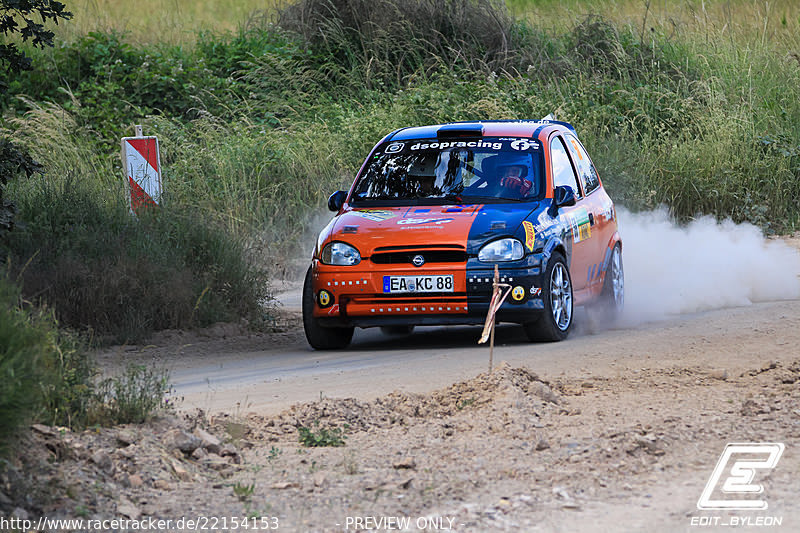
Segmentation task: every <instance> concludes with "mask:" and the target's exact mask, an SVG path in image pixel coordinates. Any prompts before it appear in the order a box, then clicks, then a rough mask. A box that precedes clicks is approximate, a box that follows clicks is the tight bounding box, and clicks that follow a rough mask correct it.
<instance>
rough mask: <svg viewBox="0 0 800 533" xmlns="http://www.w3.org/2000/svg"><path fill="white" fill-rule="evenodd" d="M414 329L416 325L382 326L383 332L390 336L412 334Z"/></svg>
mask: <svg viewBox="0 0 800 533" xmlns="http://www.w3.org/2000/svg"><path fill="white" fill-rule="evenodd" d="M412 331H414V326H381V333H383V334H384V335H389V336H390V337H400V336H402V335H411V332H412Z"/></svg>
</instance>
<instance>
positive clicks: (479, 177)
mask: <svg viewBox="0 0 800 533" xmlns="http://www.w3.org/2000/svg"><path fill="white" fill-rule="evenodd" d="M542 168H543V164H542V152H541V146H540V144H539V142H537V141H534V140H531V139H520V138H500V137H498V138H495V137H483V138H480V139H458V140H442V141H437V140H431V139H427V140H410V141H402V142H398V141H395V142H388V143H385V144H383V145H381V146H379V147H378V149H377V150H375V153H374V154H373V156H372V159H371V160H370V161H369V162H368V164H367V166H366V168H365V170H364V172H363V173H362V174H361V176H360V178H359V179H358V181H357V183H356V186H355V189H354V192H353V195H352V197H351V199H350V201H351V203H352V204H353V205H378V204H382V205H398V204H446V203H451V202H453V201H457V202H458V203H468V202H470V201H473V202H481V203H486V202H500V201H518V202H520V201H522V202H526V201H531V200H538V199H541V197H542V196H543V194H542V193H543V190H544V186H543V182H544V179H543V176H542V174H543V173H542Z"/></svg>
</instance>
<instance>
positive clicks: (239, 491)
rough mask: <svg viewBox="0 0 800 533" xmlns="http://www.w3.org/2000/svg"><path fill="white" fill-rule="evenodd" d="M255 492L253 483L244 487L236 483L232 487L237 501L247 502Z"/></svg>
mask: <svg viewBox="0 0 800 533" xmlns="http://www.w3.org/2000/svg"><path fill="white" fill-rule="evenodd" d="M255 490H256V484H255V482H253V483H251V484H250V485H245V484H243V483H240V482H236V483H234V485H233V494H234V495H235V496H236V497H237V498H239V501H241V502H246V501H249V500H250V498H251V497H252V496H253V492H255Z"/></svg>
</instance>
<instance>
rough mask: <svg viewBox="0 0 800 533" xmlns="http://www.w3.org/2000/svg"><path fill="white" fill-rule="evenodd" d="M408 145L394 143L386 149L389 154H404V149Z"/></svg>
mask: <svg viewBox="0 0 800 533" xmlns="http://www.w3.org/2000/svg"><path fill="white" fill-rule="evenodd" d="M405 145H406V143H398V142H394V143H392V144H390V145H389V146H387V147H386V153H387V154H396V153H397V152H402V151H403V148H405Z"/></svg>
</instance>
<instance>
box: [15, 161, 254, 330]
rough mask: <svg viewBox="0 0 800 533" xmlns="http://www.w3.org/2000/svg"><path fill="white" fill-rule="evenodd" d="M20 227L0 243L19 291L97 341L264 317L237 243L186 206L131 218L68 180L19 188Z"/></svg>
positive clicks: (119, 201)
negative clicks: (17, 278) (4, 245)
mask: <svg viewBox="0 0 800 533" xmlns="http://www.w3.org/2000/svg"><path fill="white" fill-rule="evenodd" d="M18 185H20V187H17V188H16V192H17V200H18V205H19V212H20V214H19V216H20V219H21V220H24V221H25V223H24V227H21V228H18V229H17V230H16V231H14V232H12V233H11V234H10V235H9V237H8V246H7V253H8V255H9V257H10V260H11V265H12V270H14V271H15V272H17V271H19V276H20V279H21V282H22V287H23V293H24V294H25V295H27V297H28V298H30V299H31V300H32V301H35V302H36V303H41V304H47V305H48V306H50V307H52V308H53V309H54V310H55V313H56V315H57V316H58V318H59V321H60V323H61V324H62V325H63V326H67V327H70V328H74V329H77V330H80V331H86V330H87V329H88V330H91V331H92V332H93V333H94V334H95V335H96V336H98V337H99V338H100V340H111V341H116V342H126V341H138V340H141V339H143V338H145V337H146V336H147V335H148V334H149V333H151V332H152V331H154V330H160V329H170V328H187V327H193V326H205V325H208V324H211V323H213V322H217V321H236V320H238V319H239V318H240V317H247V318H249V319H251V320H258V319H261V318H262V316H263V307H262V305H263V302H264V300H265V299H266V298H267V285H266V279H265V276H264V275H263V273H262V272H261V270H259V268H258V267H256V266H255V264H254V263H252V262H248V259H247V258H248V253H247V250H246V247H245V245H244V243H243V242H242V241H241V240H240V239H237V238H235V237H233V236H232V235H230V234H229V233H228V232H226V231H224V230H223V229H221V228H220V227H218V226H216V225H215V224H213V222H211V221H208V220H207V217H206V216H205V214H204V213H203V212H201V211H199V210H196V209H191V208H168V207H165V208H162V209H157V210H152V211H151V212H148V213H145V214H144V215H143V216H141V217H140V218H138V219H137V218H134V217H132V216H131V215H130V214H129V213H128V210H127V206H126V205H125V204H124V203H123V201H122V199H121V195H120V197H119V198H118V199H116V200H115V199H113V198H108V195H107V194H106V195H105V197H104V195H103V192H102V190H100V189H98V188H97V187H95V186H92V185H91V184H90V183H87V182H85V181H80V180H78V179H75V178H74V177H72V176H71V175H68V176H65V177H64V178H63V179H61V180H58V181H56V180H52V179H41V180H36V181H30V182H27V183H25V184H24V185H26V187H22V186H21V185H23V184H18Z"/></svg>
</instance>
